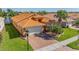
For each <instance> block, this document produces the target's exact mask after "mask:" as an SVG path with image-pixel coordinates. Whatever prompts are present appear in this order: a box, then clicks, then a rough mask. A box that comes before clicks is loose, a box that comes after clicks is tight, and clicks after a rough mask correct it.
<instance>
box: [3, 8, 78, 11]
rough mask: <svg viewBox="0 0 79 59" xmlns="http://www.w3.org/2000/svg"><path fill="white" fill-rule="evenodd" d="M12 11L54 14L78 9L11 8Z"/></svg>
mask: <svg viewBox="0 0 79 59" xmlns="http://www.w3.org/2000/svg"><path fill="white" fill-rule="evenodd" d="M11 9H12V10H14V11H18V12H24V11H33V12H38V11H47V12H56V11H57V10H66V11H67V12H79V8H11ZM3 10H5V11H6V10H7V8H3Z"/></svg>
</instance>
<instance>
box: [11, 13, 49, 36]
mask: <svg viewBox="0 0 79 59" xmlns="http://www.w3.org/2000/svg"><path fill="white" fill-rule="evenodd" d="M48 22H49V19H48V18H46V17H42V16H40V15H37V14H30V13H22V14H19V15H17V16H14V17H12V24H13V25H14V27H15V28H16V29H17V30H18V31H19V32H20V34H22V35H23V36H26V31H28V32H29V35H32V34H36V33H40V32H42V31H43V29H44V27H43V26H45V25H46V24H47V23H48Z"/></svg>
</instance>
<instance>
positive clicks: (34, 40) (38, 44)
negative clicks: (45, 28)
mask: <svg viewBox="0 0 79 59" xmlns="http://www.w3.org/2000/svg"><path fill="white" fill-rule="evenodd" d="M57 42H58V41H57V40H55V39H49V40H45V39H44V38H41V37H38V36H35V35H31V36H30V37H29V43H30V45H31V46H32V48H33V49H34V50H36V49H40V48H43V47H45V46H48V45H51V44H55V43H57Z"/></svg>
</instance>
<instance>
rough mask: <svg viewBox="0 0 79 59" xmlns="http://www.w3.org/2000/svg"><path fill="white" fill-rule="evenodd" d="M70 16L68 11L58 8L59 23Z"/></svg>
mask: <svg viewBox="0 0 79 59" xmlns="http://www.w3.org/2000/svg"><path fill="white" fill-rule="evenodd" d="M67 16H68V13H67V12H66V11H65V10H58V11H57V17H58V21H59V23H60V22H61V21H62V19H63V20H66V18H67Z"/></svg>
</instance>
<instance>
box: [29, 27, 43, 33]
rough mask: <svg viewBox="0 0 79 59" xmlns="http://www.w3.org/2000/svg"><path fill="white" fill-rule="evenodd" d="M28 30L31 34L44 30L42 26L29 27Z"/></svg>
mask: <svg viewBox="0 0 79 59" xmlns="http://www.w3.org/2000/svg"><path fill="white" fill-rule="evenodd" d="M28 31H29V35H32V34H37V33H40V32H42V27H33V28H29V29H28Z"/></svg>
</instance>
